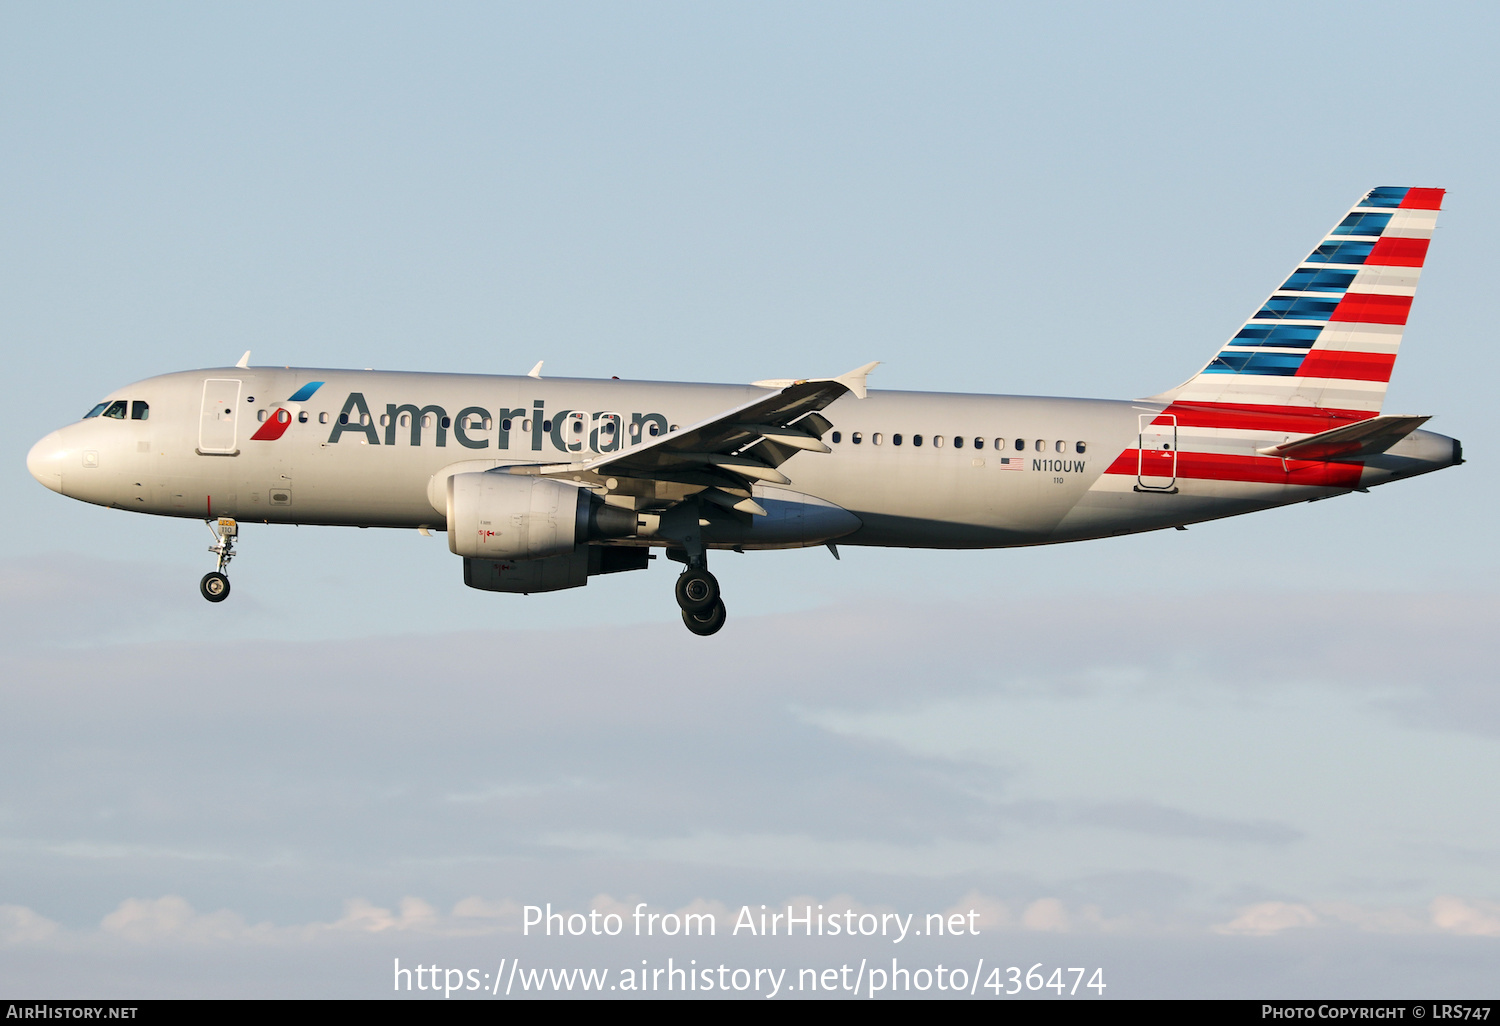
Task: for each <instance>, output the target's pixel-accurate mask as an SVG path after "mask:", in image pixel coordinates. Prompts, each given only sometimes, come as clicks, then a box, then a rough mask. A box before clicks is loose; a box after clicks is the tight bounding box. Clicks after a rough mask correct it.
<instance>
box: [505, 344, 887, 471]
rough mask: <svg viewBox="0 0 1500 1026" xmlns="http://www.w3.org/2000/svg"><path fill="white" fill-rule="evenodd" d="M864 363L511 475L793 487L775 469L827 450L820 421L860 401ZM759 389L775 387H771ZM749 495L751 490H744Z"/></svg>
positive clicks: (781, 384) (780, 386) (790, 383)
mask: <svg viewBox="0 0 1500 1026" xmlns="http://www.w3.org/2000/svg"><path fill="white" fill-rule="evenodd" d="M874 366H876V365H875V364H873V363H871V364H867V365H865V366H864V367H860V368H859V369H857V370H854V371H851V372H850V373H848V374H845V375H843V376H842V377H838V378H823V379H818V380H805V381H788V382H780V381H778V382H775V383H774V387H776V388H777V389H778V391H776V392H775V393H774V394H772V395H766V396H760V397H757V398H755V399H751V400H750V401H748V402H745V403H741V404H740V405H739V406H735V407H731V408H730V409H728V410H725V411H724V412H722V413H719V414H716V415H714V416H712V417H710V418H708V419H707V420H702V421H699V422H698V423H697V424H692V425H690V426H688V427H686V428H684V429H683V430H681V431H673V432H671V433H670V434H665V435H661V436H659V437H657V438H653V439H651V440H650V441H648V442H645V443H644V444H641V445H636V446H632V447H630V448H628V449H625V450H623V451H621V452H618V453H609V454H607V455H603V456H599V457H597V458H595V459H590V460H582V461H579V462H577V463H554V464H546V465H542V466H531V467H513V468H510V472H511V473H517V474H541V475H544V476H552V475H564V474H574V475H577V474H598V475H604V474H608V475H609V476H612V477H630V478H647V479H654V480H667V481H678V482H683V483H687V484H702V485H705V486H725V485H727V486H728V487H730V488H731V489H736V490H742V489H744V488H745V487H746V486H747V485H748V484H750V483H754V482H759V481H771V482H774V483H776V484H788V483H790V482H789V481H788V480H787V478H786V476H785V475H783V474H781V473H780V472H779V471H777V470H776V469H775V468H776V467H778V466H780V465H781V464H782V463H785V462H786V461H787V460H788V459H790V458H791V457H792V456H794V455H796V454H797V453H798V452H803V451H811V452H829V451H830V450H829V448H828V447H827V446H826V445H824V444H823V442H822V441H821V436H822V434H823V433H824V432H825V431H827V430H828V427H829V426H830V425H829V422H828V421H827V420H826V419H825V418H823V417H821V416H818V413H817V411H819V410H821V409H824V408H825V407H827V406H828V405H829V404H831V403H832V402H834V400H836V399H839V398H840V397H842V396H843V395H844V394H845V393H848V392H853V393H854V394H855V395H856V396H859V397H861V398H863V396H864V392H865V387H864V382H865V375H867V374H868V373H869V372H870V370H871V368H873V367H874ZM757 384H758V385H762V386H765V387H773V386H772V384H771V383H768V382H757ZM741 495H742V496H744V497H748V495H749V493H748V491H741Z"/></svg>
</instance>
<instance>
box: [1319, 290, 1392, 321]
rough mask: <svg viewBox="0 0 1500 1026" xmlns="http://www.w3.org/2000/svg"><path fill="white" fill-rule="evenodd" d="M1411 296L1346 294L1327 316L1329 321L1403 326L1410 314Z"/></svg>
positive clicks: (1365, 293) (1363, 293) (1366, 293)
mask: <svg viewBox="0 0 1500 1026" xmlns="http://www.w3.org/2000/svg"><path fill="white" fill-rule="evenodd" d="M1411 298H1412V297H1411V296H1380V295H1375V294H1373V293H1369V292H1346V293H1344V298H1343V299H1341V300H1339V305H1338V306H1336V307H1334V308H1333V313H1331V314H1329V315H1328V319H1329V320H1330V321H1359V322H1360V323H1362V324H1405V323H1406V316H1407V314H1409V313H1411Z"/></svg>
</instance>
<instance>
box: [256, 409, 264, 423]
mask: <svg viewBox="0 0 1500 1026" xmlns="http://www.w3.org/2000/svg"><path fill="white" fill-rule="evenodd" d="M255 419H256V420H258V421H260V422H261V423H262V424H264V423H265V422H266V411H265V410H256V411H255Z"/></svg>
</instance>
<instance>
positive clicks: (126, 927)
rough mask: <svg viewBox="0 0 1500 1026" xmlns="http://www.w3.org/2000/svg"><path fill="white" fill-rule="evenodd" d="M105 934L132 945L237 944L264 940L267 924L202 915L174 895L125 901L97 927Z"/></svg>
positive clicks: (268, 929)
mask: <svg viewBox="0 0 1500 1026" xmlns="http://www.w3.org/2000/svg"><path fill="white" fill-rule="evenodd" d="M99 926H100V929H101V930H103V932H104V933H106V934H111V935H114V936H116V937H121V938H123V939H125V940H128V941H133V942H136V943H143V944H150V943H161V942H180V941H195V942H196V941H238V940H247V939H251V938H255V939H266V938H267V937H268V936H269V935H270V934H271V933H272V928H271V926H270V925H269V924H265V923H263V924H260V925H258V926H247V925H246V923H245V921H244V919H242V918H240V916H239V915H237V914H236V913H234V912H230V911H228V910H227V909H221V910H219V911H218V912H210V913H202V912H198V911H196V910H195V909H194V908H193V907H192V905H190V904H188V902H187V901H186V900H185V899H183V898H180V897H178V896H177V895H174V894H169V895H167V896H165V897H162V898H156V899H142V898H128V899H126V900H125V901H122V902H121V903H120V906H119V907H118V908H117V909H115V910H114V911H113V912H111V913H110V914H109V915H107V916H105V917H104V920H103V922H101V923H100V924H99Z"/></svg>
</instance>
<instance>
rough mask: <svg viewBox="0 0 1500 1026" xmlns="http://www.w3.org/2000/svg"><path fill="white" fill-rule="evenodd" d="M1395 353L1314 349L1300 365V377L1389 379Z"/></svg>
mask: <svg viewBox="0 0 1500 1026" xmlns="http://www.w3.org/2000/svg"><path fill="white" fill-rule="evenodd" d="M1395 365H1396V354H1395V353H1351V352H1344V351H1340V350H1337V349H1314V350H1313V351H1312V352H1310V353H1308V354H1307V359H1305V360H1303V361H1302V366H1301V367H1298V368H1297V377H1299V378H1345V379H1347V380H1349V381H1389V380H1391V368H1392V367H1394V366H1395Z"/></svg>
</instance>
